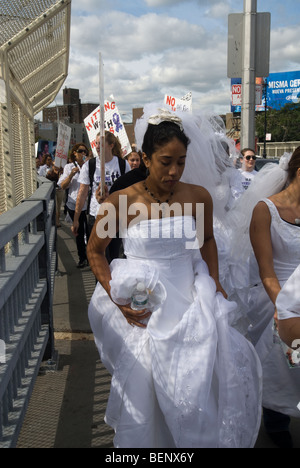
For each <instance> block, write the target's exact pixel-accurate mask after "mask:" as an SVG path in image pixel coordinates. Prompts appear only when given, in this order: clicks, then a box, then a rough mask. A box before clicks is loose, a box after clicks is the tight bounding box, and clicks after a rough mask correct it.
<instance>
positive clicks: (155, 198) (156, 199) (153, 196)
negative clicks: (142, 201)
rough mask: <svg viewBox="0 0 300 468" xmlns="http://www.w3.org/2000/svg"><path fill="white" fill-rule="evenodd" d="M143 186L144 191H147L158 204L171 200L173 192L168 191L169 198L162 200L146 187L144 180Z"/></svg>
mask: <svg viewBox="0 0 300 468" xmlns="http://www.w3.org/2000/svg"><path fill="white" fill-rule="evenodd" d="M144 187H145V190H146V192H147V193H149V195H150V196H151V197H152V198H153V200H155V201H156V202H157V203H159V204H160V205H161V204H162V203H169V202H170V200H171V198H172V197H173V195H174V192H170V195H169V198H168V199H167V200H165V201H163V202H162V201H161V200H159V198H157V197H156V196H155V195H154V194H153V193H152V192H151V191H150V190H149V189H148V187H147V185H146V182H144Z"/></svg>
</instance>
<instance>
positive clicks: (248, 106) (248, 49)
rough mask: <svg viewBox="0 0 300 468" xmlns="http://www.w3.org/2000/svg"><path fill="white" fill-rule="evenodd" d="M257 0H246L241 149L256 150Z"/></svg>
mask: <svg viewBox="0 0 300 468" xmlns="http://www.w3.org/2000/svg"><path fill="white" fill-rule="evenodd" d="M256 13H257V0H244V21H243V64H242V86H243V87H242V115H241V127H242V128H241V149H242V148H246V147H247V148H248V147H249V148H253V149H254V150H255V78H256V71H255V42H256Z"/></svg>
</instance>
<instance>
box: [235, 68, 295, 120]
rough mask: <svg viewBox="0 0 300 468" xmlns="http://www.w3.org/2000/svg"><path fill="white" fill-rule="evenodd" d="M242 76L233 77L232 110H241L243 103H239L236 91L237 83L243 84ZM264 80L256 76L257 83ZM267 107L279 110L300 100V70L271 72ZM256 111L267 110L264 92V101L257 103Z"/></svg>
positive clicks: (268, 80) (268, 82) (268, 79)
mask: <svg viewBox="0 0 300 468" xmlns="http://www.w3.org/2000/svg"><path fill="white" fill-rule="evenodd" d="M241 82H242V80H241V78H232V79H231V91H232V101H231V112H241V110H242V108H241V105H235V104H236V103H237V100H236V96H235V95H234V91H235V90H236V89H237V86H236V85H241ZM259 82H260V83H263V82H264V79H263V78H256V83H257V85H258V84H259ZM267 85H268V87H267V107H268V108H269V109H275V110H279V109H281V108H282V107H284V106H285V105H286V104H288V103H295V104H296V103H299V102H300V71H291V72H282V73H270V75H269V76H268V78H267ZM241 87H242V86H241ZM255 110H256V111H264V110H265V97H264V93H262V101H261V104H260V105H256V107H255Z"/></svg>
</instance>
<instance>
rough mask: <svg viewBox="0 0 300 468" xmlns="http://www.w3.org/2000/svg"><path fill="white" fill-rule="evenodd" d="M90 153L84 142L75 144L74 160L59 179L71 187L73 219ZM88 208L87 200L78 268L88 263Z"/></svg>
mask: <svg viewBox="0 0 300 468" xmlns="http://www.w3.org/2000/svg"><path fill="white" fill-rule="evenodd" d="M88 154H89V151H88V149H87V147H86V146H85V144H84V143H77V144H76V145H75V146H73V148H72V150H71V154H70V159H71V161H72V162H71V163H69V164H66V165H65V167H64V172H63V174H62V176H61V177H60V179H59V181H58V185H59V186H60V187H61V188H62V189H64V190H65V189H69V193H68V200H67V203H66V206H67V210H68V213H69V215H70V217H71V219H72V221H73V219H74V213H75V206H76V199H77V196H78V191H79V187H80V183H79V182H78V178H79V174H80V170H81V167H82V166H83V164H84V162H85V159H86V157H87V156H88ZM86 209H87V202H85V204H84V206H83V209H82V211H81V214H80V217H79V228H78V235H77V236H76V244H77V252H78V257H79V262H78V265H77V267H78V268H83V267H85V266H87V264H88V262H87V256H86V243H85V234H88V232H87V218H86Z"/></svg>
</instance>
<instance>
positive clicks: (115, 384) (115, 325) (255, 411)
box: [88, 110, 261, 448]
mask: <svg viewBox="0 0 300 468" xmlns="http://www.w3.org/2000/svg"><path fill="white" fill-rule="evenodd" d="M148 117H149V119H148V118H147V116H146V112H145V113H144V120H143V121H142V122H141V126H140V127H139V128H138V129H137V133H139V132H141V133H142V136H143V138H142V139H143V146H142V150H143V160H144V163H145V165H146V167H147V168H148V170H149V176H148V177H147V178H146V180H145V181H142V182H138V183H137V184H134V185H133V186H131V187H128V188H126V189H124V190H121V191H119V192H115V193H113V194H112V195H110V196H109V197H108V198H107V200H106V203H103V204H102V205H101V211H100V214H99V215H98V217H97V221H96V224H95V227H94V229H93V232H92V234H91V237H90V240H89V244H88V258H89V262H90V265H91V268H92V270H93V272H94V274H95V276H96V277H97V279H98V284H97V286H96V289H95V292H94V294H93V297H92V299H91V303H90V306H89V318H90V323H91V327H92V330H93V333H94V336H95V342H96V345H97V347H98V349H99V353H100V357H101V360H102V362H103V363H104V365H105V366H106V368H107V369H108V371H109V372H110V373H111V375H112V381H111V391H110V397H109V401H108V405H107V410H106V416H105V420H106V422H107V424H109V425H110V426H112V427H113V428H114V430H115V438H114V445H115V446H116V447H122V448H124V447H136V448H140V447H144V448H158V447H162V448H172V447H182V448H183V447H185V448H193V447H219V448H222V447H234V448H240V447H253V446H254V444H255V441H256V438H257V434H258V430H259V426H260V405H261V367H260V363H259V360H258V357H257V355H256V353H255V351H254V348H253V346H252V345H251V344H250V343H249V342H248V341H247V340H246V339H245V338H244V337H243V336H242V335H240V334H239V333H238V332H237V331H236V330H234V329H233V328H231V327H230V325H229V323H228V315H229V314H230V313H231V312H232V311H233V310H234V309H235V307H236V305H235V304H234V303H231V302H229V301H227V299H226V298H225V297H224V296H226V294H225V292H224V291H223V288H222V286H221V284H220V282H219V277H218V257H217V249H216V243H215V239H214V234H213V204H212V198H211V196H210V194H209V192H208V191H207V190H206V189H205V188H204V187H202V186H198V185H192V184H187V183H184V182H181V181H180V179H181V178H182V175H183V172H184V170H185V168H186V166H187V165H188V161H190V162H191V161H194V159H193V158H194V157H195V155H192V154H191V148H193V142H191V143H190V144H189V139H191V138H190V135H189V134H188V133H189V125H186V127H184V131H183V126H184V123H183V122H182V121H181V120H180V119H179V118H178V116H177V115H175V114H174V113H168V112H166V111H161V110H159V112H158V114H157V115H151V113H150V114H149V115H148ZM184 118H185V117H182V119H184ZM187 119H190V117H187ZM142 128H143V129H144V130H141V129H142ZM145 132H146V133H145ZM144 133H145V134H144ZM186 134H187V136H186ZM200 134H201V130H200V128H199V126H197V128H196V135H198V137H199V138H200ZM202 156H203V158H202V159H201V157H200V154H199V158H200V159H199V160H198V170H200V173H201V172H202V170H203V167H205V164H207V161H205V159H206V156H207V155H206V154H203V155H202ZM202 160H203V165H202V163H201V161H202ZM208 164H209V163H208ZM201 166H202V167H201ZM195 169H196V168H195ZM206 175H207V177H208V176H209V174H208V173H207V174H205V173H202V177H203V178H204V179H205V178H207V177H206ZM125 205H126V207H127V209H125ZM202 206H204V218H203V217H202V216H201V213H202V211H201V207H202ZM202 214H203V213H202ZM203 219H204V225H203V226H202V225H201V221H203ZM119 227H120V228H121V229H122V230H123V238H124V251H125V254H126V257H127V258H126V259H117V260H114V261H113V262H112V263H111V265H110V266H109V265H108V263H107V261H106V259H105V249H106V247H107V245H108V244H109V242H110V238H111V237H112V236H113V235H114V233H115V232H117V231H118V230H119ZM202 227H203V230H202V229H201V228H202ZM105 229H108V235H109V237H106V236H105V234H106V233H105ZM197 237H198V243H197V241H196V238H197ZM196 246H197V248H195V247H196ZM199 246H200V247H201V248H200V250H199ZM139 282H142V283H144V285H145V286H146V288H147V291H148V293H149V301H148V303H147V306H146V307H145V309H144V310H141V311H136V310H134V309H132V308H131V305H130V302H131V295H132V290H133V289H134V287H135V286H136V284H137V283H139Z"/></svg>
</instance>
